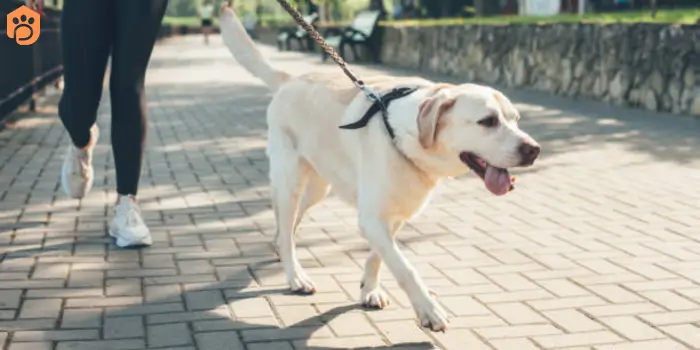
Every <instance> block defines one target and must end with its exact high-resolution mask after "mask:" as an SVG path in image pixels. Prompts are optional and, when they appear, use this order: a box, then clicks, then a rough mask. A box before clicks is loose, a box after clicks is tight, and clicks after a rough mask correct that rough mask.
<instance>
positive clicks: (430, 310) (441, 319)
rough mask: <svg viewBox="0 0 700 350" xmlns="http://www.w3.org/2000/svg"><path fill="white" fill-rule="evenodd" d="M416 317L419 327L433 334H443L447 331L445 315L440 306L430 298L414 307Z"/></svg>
mask: <svg viewBox="0 0 700 350" xmlns="http://www.w3.org/2000/svg"><path fill="white" fill-rule="evenodd" d="M415 310H416V315H417V316H418V320H419V321H420V325H421V326H422V327H424V328H428V329H430V330H431V331H433V332H444V331H445V330H447V323H448V321H447V313H446V312H445V310H443V309H442V307H441V306H440V304H438V302H437V301H435V300H434V299H432V298H429V299H426V301H425V302H422V303H420V304H419V305H417V306H415Z"/></svg>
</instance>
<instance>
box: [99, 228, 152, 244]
mask: <svg viewBox="0 0 700 350" xmlns="http://www.w3.org/2000/svg"><path fill="white" fill-rule="evenodd" d="M108 232H109V235H110V236H112V237H113V238H115V239H116V241H115V243H116V245H117V247H119V248H128V247H148V246H150V245H152V244H153V238H152V237H151V236H150V234H149V235H148V236H146V237H144V238H143V239H140V240H133V241H128V240H125V239H124V238H122V237H121V236H120V235H119V234H118V233H117V232H114V231H112V230H109V231H108Z"/></svg>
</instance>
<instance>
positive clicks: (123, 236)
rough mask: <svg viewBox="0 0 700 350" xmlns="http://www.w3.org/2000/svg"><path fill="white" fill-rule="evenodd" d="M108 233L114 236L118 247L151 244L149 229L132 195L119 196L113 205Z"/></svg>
mask: <svg viewBox="0 0 700 350" xmlns="http://www.w3.org/2000/svg"><path fill="white" fill-rule="evenodd" d="M109 235H110V236H112V237H114V238H116V240H117V241H116V243H117V246H118V247H120V248H125V247H132V246H148V245H151V244H153V238H151V231H150V230H149V229H148V227H146V223H144V221H143V218H142V217H141V209H139V206H138V204H136V200H135V199H133V197H129V196H122V195H120V196H119V202H118V203H117V206H116V207H114V217H113V218H112V221H111V222H110V224H109Z"/></svg>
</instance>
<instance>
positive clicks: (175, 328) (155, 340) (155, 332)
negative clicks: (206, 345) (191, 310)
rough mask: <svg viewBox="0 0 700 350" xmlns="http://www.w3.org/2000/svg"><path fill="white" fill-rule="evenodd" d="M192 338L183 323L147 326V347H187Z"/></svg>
mask: <svg viewBox="0 0 700 350" xmlns="http://www.w3.org/2000/svg"><path fill="white" fill-rule="evenodd" d="M191 343H192V336H191V335H190V331H189V329H188V328H187V324H185V323H173V324H164V325H153V326H148V346H149V347H152V348H156V347H166V346H177V345H188V344H191Z"/></svg>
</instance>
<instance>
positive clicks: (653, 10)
mask: <svg viewBox="0 0 700 350" xmlns="http://www.w3.org/2000/svg"><path fill="white" fill-rule="evenodd" d="M650 5H651V18H656V11H657V9H658V8H657V3H656V0H651V3H650Z"/></svg>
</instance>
